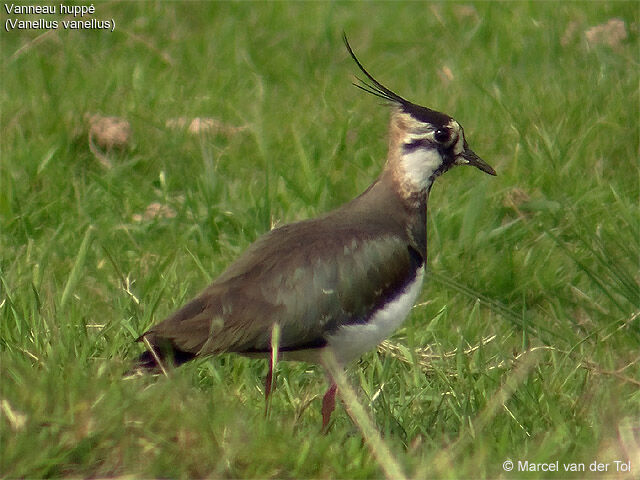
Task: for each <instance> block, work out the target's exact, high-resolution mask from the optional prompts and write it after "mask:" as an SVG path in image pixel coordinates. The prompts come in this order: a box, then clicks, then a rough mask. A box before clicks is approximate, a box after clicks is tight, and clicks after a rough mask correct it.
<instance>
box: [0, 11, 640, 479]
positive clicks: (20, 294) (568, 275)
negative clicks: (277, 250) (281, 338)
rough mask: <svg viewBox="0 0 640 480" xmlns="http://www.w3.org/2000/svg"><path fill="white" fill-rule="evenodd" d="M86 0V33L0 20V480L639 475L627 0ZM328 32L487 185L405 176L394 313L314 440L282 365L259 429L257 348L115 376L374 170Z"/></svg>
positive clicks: (367, 128) (316, 399)
mask: <svg viewBox="0 0 640 480" xmlns="http://www.w3.org/2000/svg"><path fill="white" fill-rule="evenodd" d="M95 7H96V12H95V14H94V15H92V16H91V17H85V19H86V18H94V19H98V20H106V19H109V20H111V19H113V20H115V30H114V31H113V32H109V31H97V30H75V31H72V30H65V29H64V28H63V27H62V24H61V25H60V26H59V28H58V29H57V30H55V31H52V32H50V33H45V31H43V30H12V31H10V32H6V31H4V32H2V34H1V35H0V42H1V58H2V72H1V75H2V89H1V90H0V95H1V102H2V103H1V115H2V116H1V132H2V133H1V151H0V155H1V156H0V355H1V357H0V359H1V363H0V372H1V384H0V388H1V391H0V434H1V437H0V440H1V444H0V476H2V477H5V478H8V477H69V476H70V477H105V476H109V477H111V476H116V477H120V476H125V477H129V478H139V477H146V478H148V477H165V478H166V477H179V478H186V477H224V478H245V477H248V478H379V477H384V476H387V477H393V478H400V477H402V476H406V477H411V478H420V479H422V478H523V479H524V478H526V479H530V478H585V477H586V478H600V477H602V476H609V477H611V478H638V476H640V420H639V418H640V389H639V387H640V349H639V348H638V345H639V343H640V275H639V273H638V272H639V259H640V246H639V245H640V225H639V222H640V211H639V210H640V208H639V206H638V203H639V197H640V189H639V178H640V175H639V174H640V169H639V163H638V151H639V138H638V133H639V129H638V112H639V99H638V74H637V72H638V60H639V55H638V54H639V47H638V33H639V32H638V29H639V26H640V13H639V9H638V4H637V3H636V2H611V3H574V2H566V3H565V2H562V3H553V2H544V3H531V4H530V3H520V2H507V3H490V2H482V3H477V4H428V3H401V4H397V3H371V4H360V3H351V2H347V3H319V2H318V3H315V2H314V3H286V2H274V3H232V2H224V3H213V2H211V3H209V2H185V3H179V2H167V3H161V2H105V3H98V4H95ZM39 17H42V16H38V15H36V16H33V17H29V16H16V15H8V14H7V12H6V9H5V8H4V7H3V10H2V24H3V26H4V25H5V21H6V20H7V19H8V18H11V19H14V20H15V19H35V18H39ZM44 17H47V18H48V19H57V20H58V21H61V20H62V17H60V16H59V15H57V16H52V17H49V16H46V15H45V16H44ZM616 19H617V20H619V21H620V22H617V21H616ZM612 20H613V21H612ZM621 22H623V23H621ZM343 30H344V31H346V32H347V34H348V35H349V38H350V40H351V43H352V45H353V47H354V49H355V51H356V53H358V55H359V56H360V58H361V60H362V61H363V63H364V64H365V65H366V66H367V67H368V68H369V70H370V71H371V72H372V73H373V74H374V75H376V76H377V77H378V78H379V79H380V80H381V81H382V82H383V83H385V84H386V85H388V86H389V87H390V88H392V89H394V90H396V91H397V92H398V93H400V94H401V95H403V96H405V97H407V98H408V99H410V100H412V101H415V102H417V103H421V104H425V105H428V106H430V107H432V108H436V109H438V110H442V111H445V112H447V113H449V114H451V115H452V116H454V117H455V118H456V119H457V120H458V121H459V122H460V123H461V124H462V125H463V126H464V127H465V132H466V136H467V139H468V141H469V143H470V146H471V148H473V149H474V150H475V151H476V152H477V153H478V154H479V155H480V156H481V157H483V158H484V159H485V160H486V161H487V162H488V163H490V164H491V165H492V166H494V167H495V169H496V170H497V171H498V177H495V178H493V177H489V176H486V175H484V174H481V173H480V172H478V171H477V170H475V169H467V168H458V169H454V170H453V171H451V172H449V173H447V174H446V175H445V176H444V177H443V178H441V179H439V181H438V182H437V184H436V186H435V187H434V189H433V191H432V194H431V197H430V204H429V218H428V230H429V245H428V248H429V260H428V267H429V270H430V275H429V279H428V281H427V283H426V284H425V288H424V290H423V292H422V295H421V296H420V299H419V302H418V304H417V305H416V306H415V308H414V309H413V312H412V314H411V316H410V318H409V320H408V321H407V322H406V324H405V325H404V327H403V328H402V329H400V330H399V331H398V332H397V333H396V334H395V335H394V336H393V337H392V338H391V339H390V341H389V343H385V344H383V345H382V346H381V348H380V349H379V351H378V352H371V353H368V354H366V355H364V356H363V357H362V359H361V360H360V361H359V362H357V364H354V365H352V366H351V367H350V368H349V369H348V370H347V377H346V378H347V381H348V382H349V384H350V385H351V386H352V388H353V393H355V398H356V399H357V402H358V404H359V405H361V406H362V407H363V411H364V413H365V414H366V415H365V416H364V417H362V416H360V417H358V418H357V419H356V421H355V422H354V421H352V420H351V418H350V417H349V415H348V412H347V409H346V408H345V404H342V405H339V406H338V408H337V410H336V412H335V414H334V420H333V424H332V427H331V429H330V431H329V433H328V435H326V436H324V435H321V433H320V423H321V416H320V402H321V396H322V394H323V392H324V389H325V388H326V384H325V380H324V376H323V374H322V372H321V371H320V370H319V369H317V368H316V367H313V366H310V365H305V364H288V363H281V364H279V368H278V377H277V382H278V385H277V389H276V391H275V393H274V395H273V402H272V410H271V414H270V416H269V418H265V416H264V400H263V391H264V386H263V379H264V375H265V373H266V370H267V365H266V362H264V361H260V360H248V359H244V358H240V357H236V356H232V355H223V356H220V357H217V358H212V359H206V360H202V361H199V362H198V363H195V364H193V365H187V366H185V367H183V368H180V369H178V370H176V371H174V372H172V373H171V375H170V377H169V378H164V377H148V378H137V379H130V380H123V378H122V373H123V372H124V371H125V370H126V369H127V368H128V367H129V366H130V365H131V362H132V360H133V358H135V356H136V355H137V354H139V353H140V352H141V351H142V350H143V346H142V345H140V344H136V343H134V339H135V338H136V337H137V336H138V335H139V334H140V333H142V332H143V331H144V330H145V329H146V328H147V327H149V326H150V325H151V324H152V323H154V322H157V321H160V320H161V319H162V318H164V316H165V315H167V314H169V313H170V312H172V311H173V310H174V309H176V308H177V307H179V306H180V305H181V304H183V303H184V302H185V301H186V300H187V299H188V298H190V297H191V296H192V295H194V294H196V293H197V292H198V291H200V290H201V289H202V288H204V287H205V286H206V285H207V283H208V282H209V281H210V280H211V279H213V278H215V277H216V275H218V274H219V273H220V272H221V271H222V270H223V269H224V268H225V266H226V265H228V264H229V263H230V262H231V261H232V260H233V259H234V258H236V257H237V256H238V255H239V254H240V253H241V252H242V251H243V250H244V249H245V248H246V247H247V246H248V245H249V244H250V243H251V242H252V241H253V240H255V239H256V238H257V237H258V236H259V235H261V234H262V233H264V232H266V231H268V230H269V228H271V226H273V225H278V224H283V223H286V222H291V221H295V220H300V219H304V218H308V217H311V216H314V215H317V214H320V213H322V212H326V211H328V210H330V209H332V208H334V207H337V206H338V205H340V204H342V203H344V202H345V201H347V200H349V199H351V198H353V197H354V196H356V195H357V194H358V193H360V192H361V191H363V190H364V189H365V188H366V187H367V186H368V185H369V183H370V182H371V181H372V180H373V179H374V178H375V177H376V176H377V174H378V173H379V171H380V169H381V167H382V164H383V162H384V158H385V154H386V150H385V149H386V126H387V121H388V109H387V107H385V106H383V105H381V104H380V102H379V100H378V99H375V98H373V97H370V96H367V95H365V94H363V93H362V92H360V91H358V90H357V89H355V88H354V87H353V86H351V81H352V80H353V75H354V73H356V69H355V66H354V65H353V63H352V61H351V60H350V59H349V58H348V55H347V53H346V52H345V49H344V47H343V45H342V43H341V38H340V37H341V34H342V31H343ZM100 116H117V117H120V118H121V119H124V120H126V121H127V122H128V125H129V128H130V136H129V137H126V135H125V136H124V138H123V140H124V141H123V142H121V144H114V145H113V148H110V146H109V145H108V141H107V140H105V138H104V137H103V136H102V133H101V132H100V131H99V129H100V125H101V123H100ZM195 118H200V119H201V121H200V122H199V123H198V122H195V123H192V120H193V119H195ZM103 121H104V120H103ZM190 127H191V128H190ZM117 132H119V133H121V134H123V133H126V129H125V130H117ZM115 143H117V142H115ZM107 162H109V163H110V165H111V166H110V167H108V166H105V165H106V163H107ZM381 214H384V212H381ZM358 404H355V403H354V400H353V399H352V398H351V397H348V398H346V405H347V406H348V409H349V410H350V411H357V407H358ZM363 432H364V433H363ZM508 460H510V461H512V462H514V470H512V471H507V470H505V466H504V465H503V462H505V461H508ZM518 461H520V462H524V461H528V462H532V463H536V462H538V463H545V464H554V463H555V462H558V464H557V465H558V467H559V470H560V472H553V471H552V472H543V471H542V472H541V471H539V472H523V471H519V470H521V468H520V469H519V467H522V466H523V464H520V466H519V465H518ZM616 461H618V462H628V461H630V462H631V463H630V471H623V469H624V468H625V467H626V466H627V465H628V464H626V463H617V464H616V463H615V462H616ZM593 462H600V463H601V464H608V467H607V471H606V472H605V471H600V472H592V471H590V467H593ZM565 463H567V464H568V463H574V464H576V467H577V468H580V465H581V464H583V465H584V466H585V472H573V473H572V472H565V471H564V465H563V464H565ZM507 468H508V465H507ZM600 468H604V466H603V467H600Z"/></svg>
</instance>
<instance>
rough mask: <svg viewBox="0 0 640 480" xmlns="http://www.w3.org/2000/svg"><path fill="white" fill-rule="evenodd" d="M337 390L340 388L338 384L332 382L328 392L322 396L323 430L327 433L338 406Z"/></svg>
mask: <svg viewBox="0 0 640 480" xmlns="http://www.w3.org/2000/svg"><path fill="white" fill-rule="evenodd" d="M336 390H338V386H337V385H336V384H335V383H331V385H330V386H329V389H328V390H327V393H325V394H324V397H322V431H323V432H324V433H327V429H328V427H329V420H331V413H332V412H333V410H334V409H335V408H336Z"/></svg>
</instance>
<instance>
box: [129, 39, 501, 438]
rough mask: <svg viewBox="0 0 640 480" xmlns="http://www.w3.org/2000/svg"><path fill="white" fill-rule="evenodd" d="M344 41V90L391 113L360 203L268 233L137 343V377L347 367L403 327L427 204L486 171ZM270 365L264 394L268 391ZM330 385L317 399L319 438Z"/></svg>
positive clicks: (418, 268) (423, 247)
mask: <svg viewBox="0 0 640 480" xmlns="http://www.w3.org/2000/svg"><path fill="white" fill-rule="evenodd" d="M344 43H345V45H346V48H347V51H348V52H349V54H350V55H351V57H352V58H353V60H354V61H355V63H356V65H357V66H358V68H359V69H360V71H361V72H362V73H363V74H364V75H365V77H366V79H368V81H367V80H365V79H360V78H358V80H359V82H360V83H359V84H354V85H356V86H357V87H358V88H360V89H362V90H364V91H365V92H367V93H370V94H372V95H375V96H377V97H380V98H382V99H384V100H386V101H388V102H389V103H390V104H391V106H392V113H391V124H390V127H389V151H388V155H387V160H386V163H385V165H384V168H383V170H382V173H381V174H380V176H379V177H378V178H377V179H376V180H375V181H374V182H373V183H372V184H371V185H370V186H369V188H367V189H366V190H365V191H364V192H363V193H362V194H361V195H359V196H358V197H356V198H355V199H353V200H352V201H350V202H348V203H347V204H345V205H343V206H341V207H339V208H338V209H336V210H334V211H332V212H329V213H327V214H325V215H322V216H320V217H318V218H314V219H310V220H304V221H300V222H296V223H291V224H288V225H284V226H281V227H278V228H274V229H273V230H271V231H269V232H268V233H266V234H265V235H263V236H262V237H260V238H259V239H258V240H256V242H255V243H253V244H252V245H251V246H249V247H248V248H247V250H246V251H245V252H244V254H243V255H241V256H240V257H239V258H238V259H237V260H236V261H235V262H233V263H232V264H231V265H230V266H229V267H228V268H227V269H226V270H225V271H224V272H223V273H222V274H221V275H220V276H219V277H218V278H217V279H216V280H215V281H214V282H213V283H212V284H211V285H209V286H208V287H207V288H206V289H205V290H204V291H203V292H202V293H200V295H198V296H197V297H196V298H194V299H193V300H191V301H190V302H189V303H187V304H186V305H185V306H183V307H182V308H181V309H180V310H178V311H177V312H175V313H173V314H172V315H170V316H169V317H168V318H167V319H165V320H164V321H162V322H161V323H159V324H157V325H155V326H154V327H152V328H150V329H149V330H148V331H147V332H145V333H144V334H142V335H141V336H140V338H139V339H138V340H140V341H144V342H145V344H146V345H147V348H148V350H147V351H146V352H144V353H143V354H142V355H141V356H140V357H139V359H138V362H137V365H136V367H135V368H136V369H137V370H155V371H157V370H159V369H160V368H162V369H164V367H165V366H167V365H173V366H177V365H180V364H182V363H185V362H187V361H189V360H192V359H194V358H196V357H203V356H207V355H215V354H220V353H225V352H233V353H238V354H242V355H247V356H264V357H269V356H273V353H274V352H273V350H274V348H275V347H274V348H272V347H273V345H272V343H273V342H272V334H273V332H274V331H277V332H278V341H277V346H276V347H277V352H276V353H277V356H278V357H279V358H282V359H284V360H302V361H309V362H316V363H322V358H326V357H323V355H326V354H327V352H331V354H332V355H333V358H335V360H336V361H337V363H338V364H339V365H345V364H347V363H348V362H350V361H352V360H354V359H356V358H358V357H359V356H360V355H361V354H362V353H364V352H366V351H368V350H371V349H372V348H374V347H375V346H376V345H378V344H379V343H380V342H381V341H382V340H384V339H385V338H387V337H388V336H389V335H391V333H393V331H394V330H396V329H397V328H398V327H399V326H400V325H401V324H402V322H403V321H404V320H405V318H406V317H407V315H408V314H409V311H410V310H411V308H412V306H413V304H414V302H415V300H416V298H417V297H418V294H419V293H420V290H421V287H422V281H423V279H424V275H425V273H424V272H425V262H426V260H427V230H426V229H427V224H426V219H427V217H426V215H427V198H428V197H429V191H430V190H431V186H432V185H433V182H434V181H435V179H436V178H437V177H439V176H440V175H442V174H443V173H444V172H446V171H447V170H449V169H450V168H452V167H453V166H454V165H472V166H474V167H476V168H479V169H480V170H482V171H483V172H486V173H488V174H490V175H495V174H496V172H495V171H494V170H493V168H491V167H490V166H489V165H488V164H487V163H485V162H484V161H483V160H482V159H480V158H479V157H478V155H476V154H475V153H474V152H473V150H471V149H470V148H469V145H468V144H467V141H466V139H465V136H464V131H463V129H462V127H461V126H460V124H459V123H458V122H457V121H456V120H454V119H453V118H451V117H450V116H449V115H446V114H444V113H441V112H437V111H435V110H431V109H430V108H427V107H423V106H420V105H417V104H415V103H411V102H409V101H408V100H405V99H404V98H403V97H401V96H400V95H398V94H396V93H394V92H392V91H391V90H389V89H388V88H387V87H385V86H384V85H382V84H381V83H380V82H378V81H377V80H376V79H375V78H373V76H371V74H369V72H367V70H366V69H365V68H364V67H363V66H362V64H361V63H360V61H359V60H358V59H357V58H356V56H355V54H354V53H353V50H352V49H351V46H350V45H349V43H348V41H347V38H346V36H344ZM321 354H322V355H321ZM272 376H273V362H272V363H271V364H270V368H269V373H268V375H267V380H266V388H265V394H266V397H267V402H268V396H269V393H270V391H271V386H272ZM336 389H337V387H336V384H335V382H333V381H331V384H330V387H329V389H328V390H327V392H326V393H325V395H324V398H323V402H322V424H323V425H322V426H323V430H326V428H327V426H328V423H329V419H330V416H331V413H332V411H333V409H334V408H335V395H336Z"/></svg>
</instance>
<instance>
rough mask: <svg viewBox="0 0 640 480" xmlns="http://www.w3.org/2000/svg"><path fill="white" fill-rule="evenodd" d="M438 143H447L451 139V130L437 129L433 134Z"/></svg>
mask: <svg viewBox="0 0 640 480" xmlns="http://www.w3.org/2000/svg"><path fill="white" fill-rule="evenodd" d="M433 137H434V138H435V139H436V142H438V143H447V142H448V141H449V140H450V139H451V130H449V129H448V128H439V129H437V130H436V131H435V133H434V134H433Z"/></svg>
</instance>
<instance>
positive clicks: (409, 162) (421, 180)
mask: <svg viewBox="0 0 640 480" xmlns="http://www.w3.org/2000/svg"><path fill="white" fill-rule="evenodd" d="M440 165H442V157H441V156H440V153H439V152H438V150H437V149H435V148H417V149H415V150H414V151H412V152H409V153H405V154H404V155H402V157H401V158H400V168H401V169H402V176H403V180H404V181H406V182H407V183H409V184H410V185H411V189H412V190H415V191H420V190H424V189H425V188H427V187H428V186H429V184H430V183H431V176H432V175H433V173H434V172H435V171H436V170H437V169H438V168H439V167H440Z"/></svg>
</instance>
